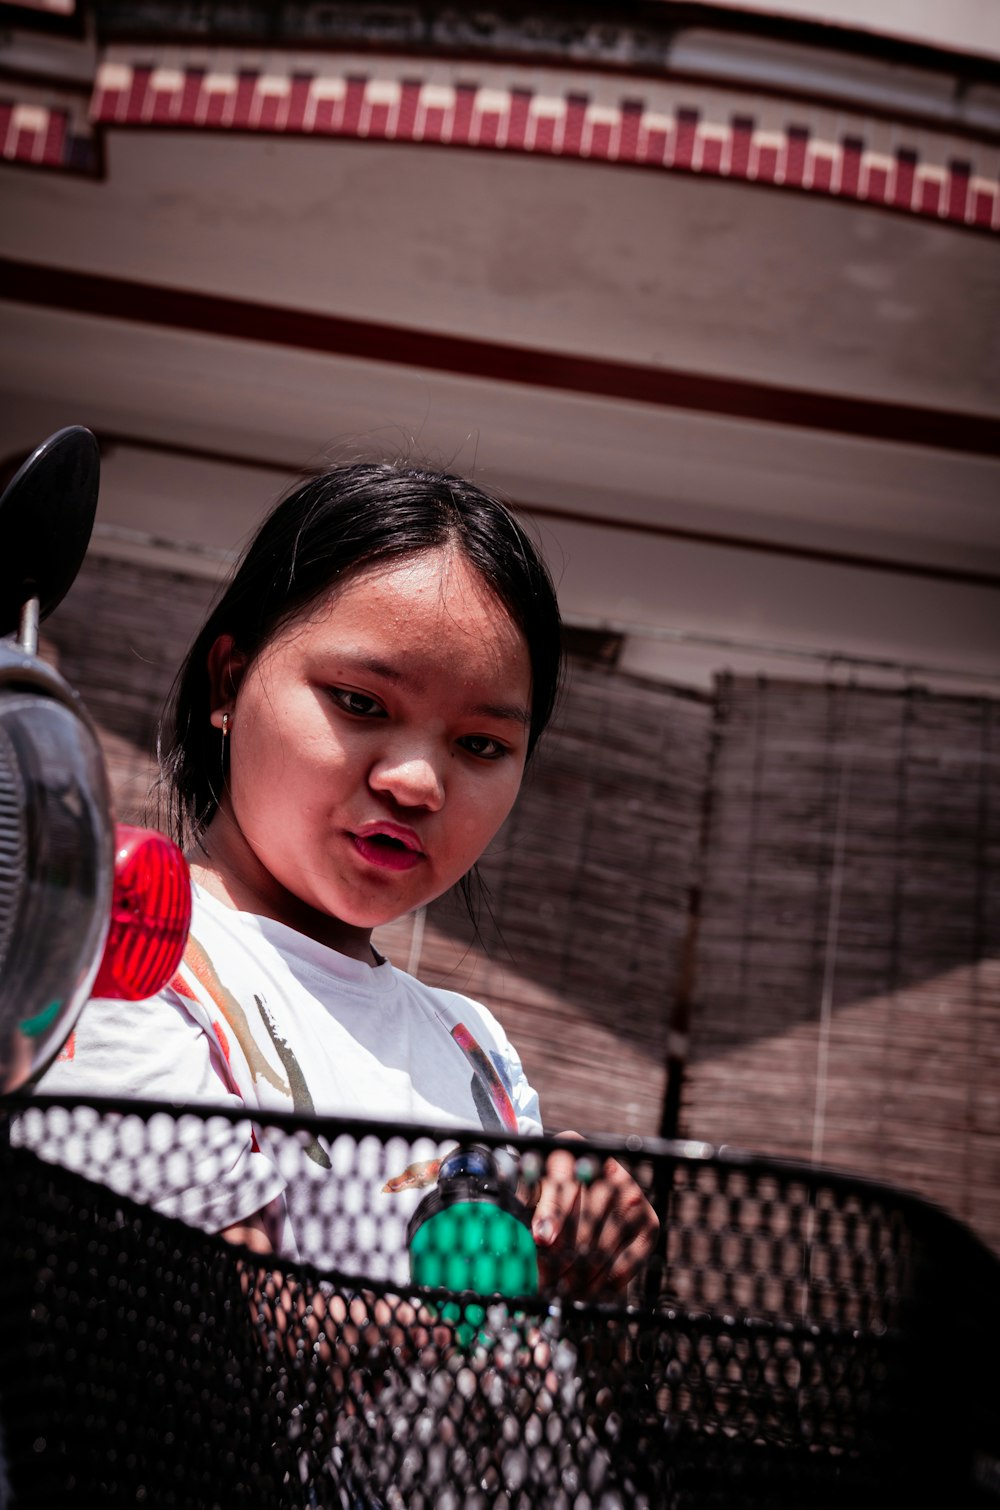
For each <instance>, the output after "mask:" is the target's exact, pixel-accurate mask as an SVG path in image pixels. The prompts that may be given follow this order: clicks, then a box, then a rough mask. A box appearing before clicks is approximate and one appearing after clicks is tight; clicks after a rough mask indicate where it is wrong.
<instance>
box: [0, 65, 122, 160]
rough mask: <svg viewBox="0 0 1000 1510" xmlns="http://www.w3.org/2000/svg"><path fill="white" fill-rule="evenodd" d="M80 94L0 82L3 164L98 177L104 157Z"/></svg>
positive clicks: (20, 83) (75, 91) (83, 96)
mask: <svg viewBox="0 0 1000 1510" xmlns="http://www.w3.org/2000/svg"><path fill="white" fill-rule="evenodd" d="M87 105H88V99H87V96H86V94H81V93H80V92H79V91H78V90H74V89H65V90H60V89H58V88H55V87H54V86H45V87H41V86H38V87H36V86H33V85H30V84H26V83H23V82H21V81H19V80H12V79H0V161H2V162H8V163H20V164H22V165H23V166H25V167H31V168H57V169H62V170H64V171H67V172H70V173H86V174H90V175H96V174H98V173H99V172H100V168H101V157H100V147H99V143H98V141H97V139H96V137H95V133H94V128H93V126H92V125H91V123H90V120H89V119H88V115H87Z"/></svg>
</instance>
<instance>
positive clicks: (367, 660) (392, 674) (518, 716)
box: [342, 650, 531, 728]
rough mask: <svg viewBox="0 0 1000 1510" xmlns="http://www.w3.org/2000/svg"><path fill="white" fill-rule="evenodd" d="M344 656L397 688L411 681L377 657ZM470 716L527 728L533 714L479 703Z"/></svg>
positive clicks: (505, 705) (510, 706) (521, 708)
mask: <svg viewBox="0 0 1000 1510" xmlns="http://www.w3.org/2000/svg"><path fill="white" fill-rule="evenodd" d="M342 655H343V659H344V660H345V661H350V662H351V663H352V664H353V665H355V666H356V667H357V668H358V669H359V670H360V671H370V672H371V673H372V675H373V676H380V677H382V678H383V680H385V681H387V682H392V683H393V685H395V686H403V685H405V684H406V683H407V682H408V681H409V677H407V675H406V673H405V672H403V671H400V669H399V667H398V666H393V665H390V663H389V662H388V661H380V660H379V659H378V658H377V657H376V656H370V655H352V654H351V652H350V651H349V650H347V651H344V652H342ZM469 715H470V717H473V718H498V719H501V720H502V721H504V722H507V723H515V724H523V725H524V727H525V728H528V726H529V725H530V723H531V713H530V711H529V710H528V709H527V708H525V707H524V706H523V704H521V703H477V704H476V706H475V707H473V708H470V709H469Z"/></svg>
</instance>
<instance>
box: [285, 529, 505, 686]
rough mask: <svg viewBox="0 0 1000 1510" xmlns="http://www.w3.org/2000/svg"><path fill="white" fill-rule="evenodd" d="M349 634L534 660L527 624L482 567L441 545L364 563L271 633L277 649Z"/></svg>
mask: <svg viewBox="0 0 1000 1510" xmlns="http://www.w3.org/2000/svg"><path fill="white" fill-rule="evenodd" d="M344 634H347V635H349V636H351V637H352V638H354V637H356V636H357V637H361V638H363V639H366V640H367V639H378V640H388V641H390V642H391V643H392V644H393V645H394V646H395V647H396V648H397V649H398V650H400V651H404V650H405V649H406V648H407V647H412V648H414V649H417V648H422V649H424V650H425V651H427V652H429V653H433V651H434V649H435V647H438V646H439V647H440V650H441V652H442V653H444V652H445V648H446V643H448V644H450V646H451V647H455V646H456V645H459V646H461V645H462V644H463V643H465V644H466V645H467V646H468V647H471V646H472V645H473V644H479V645H483V644H484V643H486V644H489V645H490V646H492V647H493V650H494V652H499V653H500V654H501V655H503V654H506V655H507V656H510V655H513V656H514V657H516V658H517V659H518V660H520V659H522V658H524V659H525V660H526V659H527V658H528V647H527V642H526V639H525V636H524V635H523V633H522V631H521V629H520V626H519V625H518V624H517V623H516V622H515V620H514V619H513V617H512V615H511V613H510V611H509V609H508V608H507V607H506V605H505V604H504V603H503V602H501V600H500V598H499V597H498V596H497V594H496V592H495V591H494V589H493V588H492V587H491V585H490V584H489V583H488V582H487V581H486V579H485V578H484V577H483V576H482V574H481V573H480V572H479V570H478V569H477V568H476V567H475V566H474V565H473V564H472V563H471V562H470V561H469V560H468V559H467V557H466V556H465V555H464V554H463V553H462V552H461V551H460V550H457V549H455V548H453V547H448V546H444V547H438V548H434V549H430V550H425V551H420V552H416V553H414V554H412V555H409V556H403V557H401V558H396V559H394V560H385V561H375V562H371V563H367V564H365V565H364V566H361V567H358V568H357V569H356V570H355V571H352V572H351V574H350V575H349V576H348V577H346V578H344V579H343V580H342V581H340V582H337V583H334V584H333V585H332V586H331V587H330V588H329V589H328V590H327V591H326V592H325V593H323V594H322V595H321V596H320V597H319V598H318V599H316V600H315V601H314V602H313V603H311V604H309V605H307V606H306V607H305V608H304V609H303V610H302V612H301V613H300V614H299V615H297V616H296V618H294V619H293V620H291V621H290V622H288V623H286V624H285V625H284V626H283V627H282V628H280V629H279V630H278V632H277V633H276V634H275V636H274V637H273V638H272V640H271V642H270V644H269V646H268V647H267V649H268V650H270V651H272V652H273V651H278V650H280V649H282V648H289V649H291V648H292V647H293V646H294V644H295V642H299V643H300V644H302V645H303V648H305V646H306V645H309V646H322V645H323V644H324V643H326V642H329V641H330V640H331V639H333V640H334V641H339V640H340V638H341V636H343V635H344Z"/></svg>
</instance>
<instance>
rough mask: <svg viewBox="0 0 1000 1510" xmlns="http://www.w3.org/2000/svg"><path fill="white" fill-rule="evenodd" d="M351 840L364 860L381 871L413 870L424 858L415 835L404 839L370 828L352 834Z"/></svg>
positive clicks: (400, 836) (382, 830)
mask: <svg viewBox="0 0 1000 1510" xmlns="http://www.w3.org/2000/svg"><path fill="white" fill-rule="evenodd" d="M351 839H352V840H353V842H354V848H355V849H356V850H357V851H358V854H359V855H360V856H361V857H362V859H363V860H367V861H368V863H369V865H377V866H378V867H379V868H380V869H381V870H412V869H413V867H414V866H415V865H419V864H420V862H421V860H422V859H423V858H424V854H423V851H422V850H421V849H420V848H419V847H418V845H417V843H416V836H415V835H414V836H412V838H411V836H410V835H409V834H406V835H405V837H404V836H402V835H401V834H400V835H397V834H395V833H392V832H391V831H388V830H386V829H379V828H370V829H368V830H367V831H363V832H361V833H356V834H352V835H351Z"/></svg>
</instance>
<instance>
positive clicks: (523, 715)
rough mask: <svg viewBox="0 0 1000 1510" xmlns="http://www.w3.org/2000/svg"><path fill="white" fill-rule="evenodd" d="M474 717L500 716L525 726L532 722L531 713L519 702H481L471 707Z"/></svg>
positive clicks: (470, 710)
mask: <svg viewBox="0 0 1000 1510" xmlns="http://www.w3.org/2000/svg"><path fill="white" fill-rule="evenodd" d="M469 712H470V714H471V715H472V716H473V718H500V719H506V720H508V721H509V722H511V723H516V724H524V725H525V727H527V726H528V724H529V723H530V722H531V715H530V714H529V712H528V710H527V708H522V707H521V705H520V704H519V703H480V704H479V705H478V707H475V708H470V709H469Z"/></svg>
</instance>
